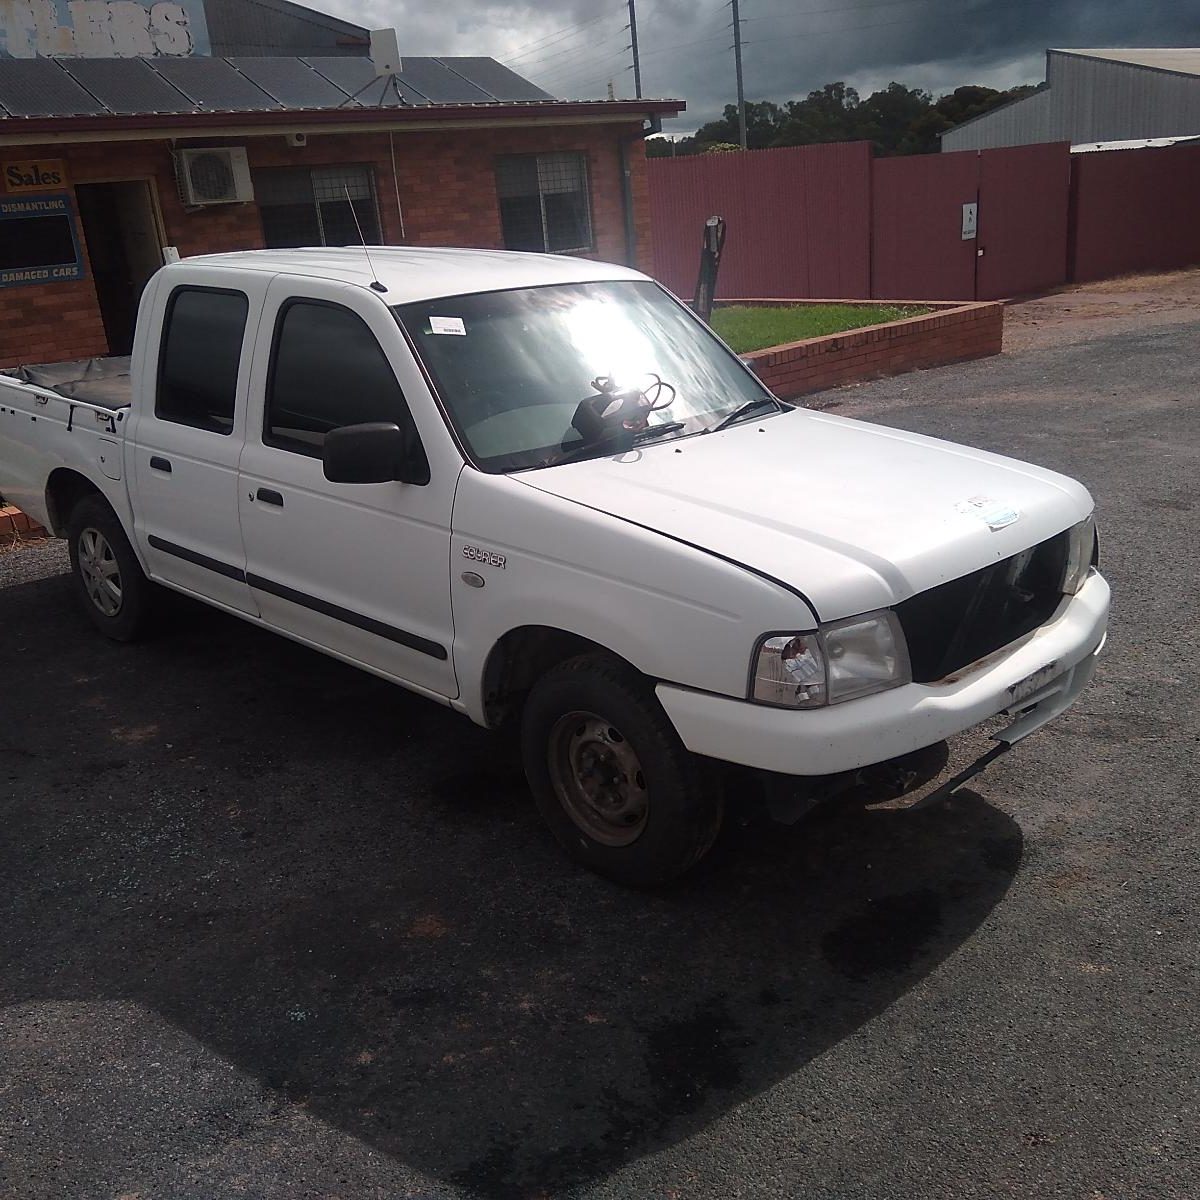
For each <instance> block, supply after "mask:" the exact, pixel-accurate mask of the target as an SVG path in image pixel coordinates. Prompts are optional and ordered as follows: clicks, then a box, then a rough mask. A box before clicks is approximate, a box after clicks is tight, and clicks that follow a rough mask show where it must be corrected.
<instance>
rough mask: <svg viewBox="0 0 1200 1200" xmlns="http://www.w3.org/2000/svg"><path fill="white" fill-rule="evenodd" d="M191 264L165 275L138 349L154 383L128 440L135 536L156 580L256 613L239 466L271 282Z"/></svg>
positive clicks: (250, 274) (248, 273)
mask: <svg viewBox="0 0 1200 1200" xmlns="http://www.w3.org/2000/svg"><path fill="white" fill-rule="evenodd" d="M233 278H235V279H236V282H237V286H236V287H231V286H230V279H231V276H230V275H229V273H228V272H222V271H220V270H216V269H213V268H206V267H203V266H201V265H200V264H196V265H195V266H193V267H192V268H190V269H189V271H188V274H187V279H188V282H187V283H186V284H181V285H177V286H175V287H171V286H170V284H169V282H167V281H166V280H165V279H163V278H162V277H160V281H159V282H158V283H157V284H156V285H154V286H155V287H156V291H155V293H154V295H153V301H152V303H151V304H150V307H149V311H148V312H147V328H148V329H151V330H161V340H160V339H157V338H154V337H153V335H152V336H151V339H150V343H149V344H147V345H146V347H145V348H144V349H143V350H141V351H140V353H142V354H144V356H145V361H144V363H143V369H144V371H145V374H146V376H147V377H149V378H150V379H153V381H154V387H153V389H150V388H147V389H146V390H145V391H144V392H143V393H142V394H143V396H145V397H147V399H149V398H150V397H152V404H149V403H148V404H147V405H146V407H145V408H142V407H140V406H139V408H137V409H135V410H134V414H133V420H134V424H133V428H132V429H131V431H130V438H131V441H132V454H133V472H132V473H133V477H134V480H135V487H136V489H137V490H136V495H135V498H134V499H135V503H134V506H133V511H134V532H135V535H136V537H137V540H138V546H139V548H140V549H141V552H142V554H143V556H144V559H145V562H146V565H147V567H148V568H149V571H150V574H151V576H152V577H153V578H154V579H158V580H161V581H163V582H166V583H171V584H174V585H175V586H176V587H179V588H183V589H185V590H186V591H189V592H194V593H196V594H197V595H200V596H204V597H206V598H208V599H210V600H215V601H217V603H219V604H224V605H227V606H228V607H230V608H233V609H236V610H237V611H239V612H243V613H250V614H256V613H257V612H258V609H257V606H256V605H255V603H254V598H253V596H252V595H251V594H250V589H249V587H247V585H246V579H245V567H246V555H245V551H244V550H243V549H242V534H241V530H240V528H239V527H238V475H237V469H238V459H239V458H240V456H241V449H242V439H243V437H244V436H245V429H246V393H247V387H248V384H249V377H250V363H251V360H252V358H253V353H254V336H253V334H254V330H255V328H256V325H255V321H256V320H257V317H258V314H259V312H260V310H261V308H262V303H263V299H264V297H265V295H266V290H267V280H268V279H269V277H268V276H267V275H265V274H260V273H259V272H251V271H242V272H240V273H238V274H237V275H236V276H235V277H233Z"/></svg>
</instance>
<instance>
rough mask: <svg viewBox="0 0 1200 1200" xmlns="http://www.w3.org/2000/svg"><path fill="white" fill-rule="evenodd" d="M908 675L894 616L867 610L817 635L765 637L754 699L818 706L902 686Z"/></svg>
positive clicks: (754, 674)
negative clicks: (861, 614)
mask: <svg viewBox="0 0 1200 1200" xmlns="http://www.w3.org/2000/svg"><path fill="white" fill-rule="evenodd" d="M910 678H911V673H910V670H909V665H908V647H907V646H906V644H905V641H904V634H903V633H902V632H901V630H900V623H899V621H898V620H897V618H896V614H895V613H893V612H890V611H885V612H877V613H867V614H865V615H864V616H861V617H851V618H850V619H849V620H846V621H835V622H833V623H832V624H829V625H823V626H821V628H820V629H819V630H818V631H817V632H815V633H797V634H780V635H776V636H774V637H768V638H764V639H763V641H761V642H760V643H759V645H758V649H757V651H756V652H755V656H754V665H753V669H752V671H751V680H750V698H751V699H752V700H757V701H758V702H759V703H760V704H773V705H776V706H779V707H783V708H820V707H822V706H824V705H826V704H837V703H838V702H839V701H841V700H852V699H854V698H855V697H856V696H866V695H869V694H870V693H872V692H882V691H885V690H886V689H887V688H893V687H899V686H900V685H901V684H903V683H907V682H908V681H909V680H910Z"/></svg>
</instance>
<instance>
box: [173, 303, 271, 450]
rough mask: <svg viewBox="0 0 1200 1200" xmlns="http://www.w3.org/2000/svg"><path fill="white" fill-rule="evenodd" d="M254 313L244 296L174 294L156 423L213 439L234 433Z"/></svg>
mask: <svg viewBox="0 0 1200 1200" xmlns="http://www.w3.org/2000/svg"><path fill="white" fill-rule="evenodd" d="M249 308H250V303H249V301H248V300H247V299H246V297H245V295H244V294H243V293H241V292H230V291H223V290H218V289H215V288H176V289H175V291H174V292H173V293H172V294H171V298H170V300H169V302H168V304H167V315H166V320H165V322H164V324H163V340H162V350H161V353H160V358H159V368H158V394H157V396H156V397H155V403H154V415H155V416H156V417H158V418H160V419H161V420H163V421H173V422H175V423H176V424H177V425H193V426H195V428H197V429H207V430H208V431H209V432H210V433H225V434H227V433H230V432H231V431H232V429H233V410H234V400H235V397H236V396H237V383H238V366H239V364H240V362H241V358H242V340H243V338H244V337H245V333H246V314H247V313H248V311H249Z"/></svg>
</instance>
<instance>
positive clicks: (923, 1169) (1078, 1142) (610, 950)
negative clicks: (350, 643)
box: [0, 310, 1200, 1200]
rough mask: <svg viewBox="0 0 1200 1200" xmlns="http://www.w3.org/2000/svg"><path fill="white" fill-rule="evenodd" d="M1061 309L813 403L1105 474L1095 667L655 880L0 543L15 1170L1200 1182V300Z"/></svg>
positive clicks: (389, 1182)
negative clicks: (1071, 686) (675, 882)
mask: <svg viewBox="0 0 1200 1200" xmlns="http://www.w3.org/2000/svg"><path fill="white" fill-rule="evenodd" d="M1029 311H1035V310H1029ZM1026 317H1028V311H1027V313H1026ZM1036 326H1037V322H1036V321H1031V320H1028V319H1025V318H1020V319H1018V321H1017V323H1016V328H1017V329H1018V330H1019V336H1018V337H1017V338H1016V343H1017V345H1018V349H1017V350H1016V351H1014V352H1010V353H1006V354H1005V355H1003V356H1001V357H999V358H995V359H991V360H987V361H984V362H979V363H974V364H968V365H965V366H958V367H950V368H943V369H940V370H936V371H929V372H924V373H921V374H918V375H910V376H906V377H902V378H899V379H894V380H890V381H884V382H881V383H877V384H872V385H868V386H865V387H861V388H855V389H847V390H843V391H840V392H836V393H829V394H827V395H826V396H824V397H823V398H822V402H823V403H826V404H832V405H835V406H836V411H840V412H843V413H846V414H848V415H852V416H859V417H864V418H870V419H874V420H879V421H882V422H884V423H886V424H891V425H895V426H899V427H903V428H907V429H915V430H920V431H924V432H929V433H933V434H937V435H940V436H944V437H948V438H951V439H955V440H960V441H963V442H967V443H970V444H973V445H977V446H983V447H986V448H988V449H993V450H997V451H1001V452H1004V453H1010V454H1014V455H1017V456H1019V457H1022V458H1028V459H1031V460H1033V461H1035V462H1039V463H1042V464H1044V465H1046V466H1050V467H1054V468H1057V469H1060V470H1064V471H1066V472H1068V473H1070V474H1073V475H1076V476H1078V477H1079V478H1081V479H1083V480H1084V481H1085V482H1086V483H1087V485H1088V486H1089V487H1090V488H1091V489H1092V491H1093V492H1094V494H1095V495H1096V498H1097V502H1098V505H1099V512H1100V523H1101V535H1102V553H1103V567H1104V570H1105V572H1106V574H1107V575H1108V576H1109V578H1110V580H1111V582H1112V584H1113V587H1114V593H1115V605H1116V608H1115V613H1114V618H1113V627H1112V634H1111V637H1110V642H1109V649H1108V651H1107V654H1106V657H1105V659H1104V660H1103V662H1102V666H1101V668H1100V671H1099V673H1098V675H1097V678H1096V680H1095V682H1094V684H1093V685H1092V687H1091V688H1090V689H1089V691H1088V692H1087V693H1086V694H1085V695H1084V696H1083V697H1082V699H1081V700H1080V702H1079V704H1078V705H1077V706H1076V707H1075V708H1074V709H1073V710H1072V711H1071V712H1070V713H1069V714H1067V715H1066V716H1065V717H1064V718H1063V719H1061V720H1060V721H1059V722H1057V723H1056V724H1054V725H1053V726H1051V727H1050V728H1048V729H1047V730H1045V731H1043V732H1042V733H1040V734H1039V735H1037V736H1036V737H1034V738H1031V739H1029V740H1028V741H1026V742H1024V743H1022V744H1021V746H1020V747H1019V748H1018V749H1017V750H1016V751H1014V752H1013V753H1012V754H1011V755H1009V756H1008V757H1007V758H1005V759H1002V760H1000V761H999V762H998V763H997V764H995V765H994V766H993V767H992V768H991V769H990V771H989V772H988V773H987V774H985V775H984V776H982V777H981V778H980V779H978V780H977V781H976V782H975V783H974V784H973V785H972V788H971V790H968V791H963V792H961V793H959V794H958V796H956V797H955V798H954V799H953V800H952V801H950V802H949V803H947V804H945V805H944V806H942V807H939V808H934V809H926V810H922V811H918V812H911V813H904V812H894V811H867V810H865V809H863V808H862V807H861V806H858V805H844V804H843V805H838V806H836V807H832V808H830V809H828V810H825V811H823V812H820V813H819V814H817V815H815V816H814V817H813V818H812V819H811V820H809V821H808V822H806V823H802V824H800V825H797V826H795V827H792V828H790V829H781V828H780V827H777V826H767V825H764V824H762V823H760V822H757V821H748V822H747V823H745V824H738V823H735V826H734V828H733V829H732V831H731V833H730V836H729V838H728V839H727V841H726V844H725V845H724V846H723V847H722V849H721V852H720V853H719V854H718V855H717V857H716V859H715V861H714V862H713V863H712V864H711V865H710V866H709V867H708V869H707V870H705V871H704V872H703V873H702V874H701V875H700V876H698V877H696V878H694V879H693V880H691V881H690V882H689V883H687V884H686V885H685V886H683V887H681V888H679V889H677V890H675V891H673V892H671V893H670V894H667V895H663V896H656V897H647V896H644V895H637V894H632V893H628V892H624V891H621V890H619V889H617V888H614V887H612V886H610V885H608V884H606V883H604V882H602V881H600V880H598V879H595V878H592V877H591V876H589V875H587V874H584V873H582V872H580V871H578V870H576V869H574V868H573V867H572V866H571V865H570V864H569V863H567V862H566V861H565V860H564V859H563V858H562V857H561V856H560V854H559V853H558V851H557V850H556V848H555V847H554V846H553V844H552V843H551V842H550V839H549V837H548V835H546V834H544V833H543V831H542V828H541V826H540V824H539V823H538V820H537V818H536V815H535V814H534V812H533V811H532V806H531V805H530V803H529V802H528V800H527V797H526V795H525V792H524V789H523V785H522V781H521V777H520V775H519V774H518V773H517V771H516V770H515V769H514V767H513V765H512V761H511V758H510V756H509V755H508V754H507V753H506V751H505V748H504V747H503V746H501V745H499V744H498V743H497V742H496V740H495V739H493V738H492V737H490V736H489V735H487V734H484V733H482V732H480V731H478V730H476V729H474V728H473V727H471V726H470V725H469V724H467V723H466V722H465V721H463V720H462V719H461V718H458V717H455V716H453V715H451V714H449V713H447V712H444V711H442V710H441V709H439V708H437V707H436V706H434V705H432V704H430V703H427V702H424V701H421V700H418V699H416V698H413V697H410V696H408V695H406V694H405V693H403V692H401V691H398V690H396V689H393V688H391V687H389V686H387V685H385V684H383V683H382V682H380V681H378V680H375V679H372V678H370V677H368V676H365V675H362V674H359V673H357V672H355V671H353V670H351V669H349V668H346V667H343V666H341V665H340V664H337V663H335V662H333V661H331V660H328V659H325V658H323V657H321V656H319V655H316V654H313V653H310V652H308V651H306V650H304V649H302V648H300V647H297V646H294V645H292V644H290V643H288V642H286V641H284V640H282V639H278V638H275V637H273V636H270V635H267V634H263V633H260V632H258V631H256V630H254V629H251V628H250V627H248V626H246V625H244V624H242V623H240V622H238V621H235V620H233V619H232V618H226V617H223V616H221V615H219V614H216V613H214V612H211V611H208V610H204V609H200V608H197V607H193V606H191V605H187V604H184V603H182V602H181V603H180V604H179V605H178V608H177V610H176V611H174V613H173V619H172V622H171V625H172V628H171V630H170V631H169V632H168V633H165V634H164V635H162V636H159V637H158V638H156V639H154V640H152V641H149V642H146V643H143V644H140V645H137V646H134V647H118V646H114V645H110V644H108V643H106V642H104V641H102V640H101V639H100V638H99V637H98V636H96V635H94V634H93V633H92V632H91V631H90V629H89V628H88V627H87V626H86V625H85V623H84V621H83V618H82V617H80V616H78V615H77V614H76V612H75V610H74V609H73V607H72V606H71V603H70V601H71V597H70V595H69V592H68V585H67V579H66V577H65V575H64V569H65V555H64V554H63V552H62V549H61V547H60V546H59V545H57V544H53V543H51V544H47V545H45V546H42V547H29V548H25V549H21V550H19V551H15V552H10V553H8V554H3V555H0V584H6V585H7V586H4V588H3V590H0V627H2V629H3V637H2V639H0V1005H2V1007H0V1196H2V1197H5V1198H6V1200H7V1198H8V1197H14V1198H17V1197H19V1198H20V1200H41V1198H43V1197H45V1198H47V1200H49V1198H51V1197H53V1198H55V1200H59V1198H62V1197H73V1198H74V1197H78V1198H85V1197H86V1198H92V1197H96V1198H105V1200H115V1198H117V1197H122V1198H124V1200H134V1198H136V1200H160V1198H167V1197H179V1198H184V1197H187V1198H192V1197H197V1198H199V1197H204V1198H208V1197H264V1198H268V1197H269V1198H272V1200H274V1198H280V1200H283V1198H287V1200H298V1198H300V1197H321V1198H328V1197H344V1198H347V1200H349V1198H351V1197H353V1198H356V1200H357V1198H366V1197H443V1196H464V1195H466V1196H480V1197H484V1196H486V1197H538V1196H550V1195H572V1196H580V1197H582V1196H587V1197H602V1196H603V1197H638V1198H645V1197H676V1198H679V1200H690V1198H691V1197H713V1198H716V1197H721V1198H730V1197H756V1198H757V1197H774V1196H797V1197H798V1196H804V1197H807V1198H834V1197H836V1198H839V1200H841V1198H850V1197H863V1198H867V1197H869V1198H871V1200H893V1198H897V1197H913V1198H918V1197H919V1198H942V1197H945V1198H950V1197H953V1198H955V1200H960V1198H963V1197H976V1196H978V1197H989V1198H990V1197H997V1196H1021V1197H1060V1196H1061V1197H1072V1198H1075V1200H1118V1198H1119V1200H1131V1198H1136V1197H1147V1198H1148V1197H1156V1198H1157V1197H1181V1198H1183V1197H1189V1198H1190V1197H1194V1196H1196V1195H1197V1194H1198V1193H1200V1161H1198V1151H1197V1146H1198V1145H1200V1138H1198V1136H1197V1131H1198V1129H1200V1114H1198V1112H1197V1107H1198V1105H1197V1099H1198V1085H1197V1080H1198V1079H1200V1051H1198V1048H1197V1047H1198V1044H1200V1040H1198V1036H1197V1033H1198V1031H1197V996H1198V983H1200V980H1198V979H1197V964H1198V958H1200V956H1198V953H1197V928H1198V924H1200V922H1198V920H1197V900H1196V897H1197V893H1198V891H1200V888H1198V884H1200V871H1198V870H1197V862H1198V851H1200V846H1198V841H1200V839H1198V838H1197V818H1196V802H1197V791H1198V790H1200V789H1198V784H1200V686H1198V685H1200V633H1198V631H1200V512H1198V510H1197V503H1198V500H1197V490H1198V489H1197V481H1198V480H1200V400H1198V397H1197V381H1198V379H1200V371H1198V369H1197V347H1198V346H1200V316H1196V317H1194V318H1193V317H1191V316H1188V315H1187V314H1185V316H1184V318H1180V317H1179V315H1178V314H1176V316H1175V318H1173V319H1172V320H1170V321H1161V322H1152V321H1151V320H1150V319H1149V318H1147V319H1141V318H1138V319H1131V320H1127V321H1124V322H1122V321H1120V320H1118V321H1116V322H1110V323H1109V324H1107V325H1104V326H1103V327H1096V326H1094V327H1092V328H1091V329H1090V330H1084V331H1083V332H1082V333H1080V334H1079V335H1078V336H1074V337H1072V336H1055V337H1044V338H1039V336H1038V334H1037V328H1036ZM914 485H915V486H918V485H919V481H915V484H914ZM834 499H835V498H834ZM984 746H985V743H984V740H983V737H982V735H980V734H976V735H972V736H971V737H970V738H968V739H965V740H963V741H962V742H960V743H958V744H956V745H955V747H954V753H955V756H956V758H958V757H966V756H969V755H970V754H971V753H972V752H979V751H980V750H982V749H983V748H984Z"/></svg>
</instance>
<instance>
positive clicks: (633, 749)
mask: <svg viewBox="0 0 1200 1200" xmlns="http://www.w3.org/2000/svg"><path fill="white" fill-rule="evenodd" d="M521 749H522V757H523V759H524V762H525V773H526V776H527V777H528V779H529V784H530V787H531V789H532V791H533V796H534V800H535V801H536V802H537V806H538V809H539V811H540V812H541V814H542V816H543V817H544V818H545V820H546V823H547V824H548V825H549V826H550V829H551V831H552V832H553V833H554V836H555V837H556V838H557V839H558V840H559V842H560V843H561V844H562V845H563V846H564V848H565V849H566V850H567V851H568V853H570V854H571V855H572V856H573V857H574V858H575V859H577V860H578V861H579V862H581V863H583V864H584V865H585V866H587V867H590V868H591V869H592V870H594V871H597V872H599V873H600V874H602V875H607V876H608V877H609V878H611V879H616V880H618V881H620V882H621V883H626V884H630V885H632V886H634V887H655V886H658V885H661V884H664V883H668V882H670V881H671V880H672V879H675V878H677V877H678V876H680V875H682V874H683V873H684V872H685V871H687V870H688V869H689V868H691V867H692V866H694V865H695V864H696V863H697V862H699V861H700V859H701V858H702V857H703V856H704V855H705V854H706V853H707V851H708V850H709V848H710V847H711V846H712V844H713V841H714V840H715V839H716V836H717V832H718V831H719V829H720V827H721V818H722V813H723V800H722V797H721V794H720V791H719V789H718V788H717V787H716V786H715V785H714V783H713V781H712V773H711V772H705V771H704V770H702V768H701V764H700V760H698V759H696V758H695V757H694V756H692V755H691V754H689V753H688V751H687V750H686V749H685V748H684V746H683V744H682V743H681V742H680V740H679V737H678V735H677V734H676V733H675V730H674V729H673V728H672V726H671V723H670V721H669V720H668V719H667V716H666V714H665V713H664V712H663V710H662V707H661V706H660V705H659V703H658V701H657V700H656V699H655V697H654V693H653V691H652V690H651V688H650V687H649V685H648V684H647V683H646V682H645V681H644V680H643V679H642V678H641V677H640V676H638V675H637V674H636V673H635V672H633V671H632V670H630V669H629V668H627V667H625V666H624V665H623V664H621V663H619V662H617V661H615V660H613V659H611V658H608V657H606V656H604V655H585V656H583V657H580V658H575V659H571V660H570V661H568V662H564V663H561V664H559V665H558V666H556V667H554V668H553V669H552V670H550V671H549V672H548V673H547V674H546V675H544V676H543V677H542V678H541V679H540V680H539V681H538V682H537V683H536V684H535V685H534V687H533V690H532V691H531V692H530V694H529V698H528V700H527V702H526V704H525V709H524V713H523V715H522V725H521Z"/></svg>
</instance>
